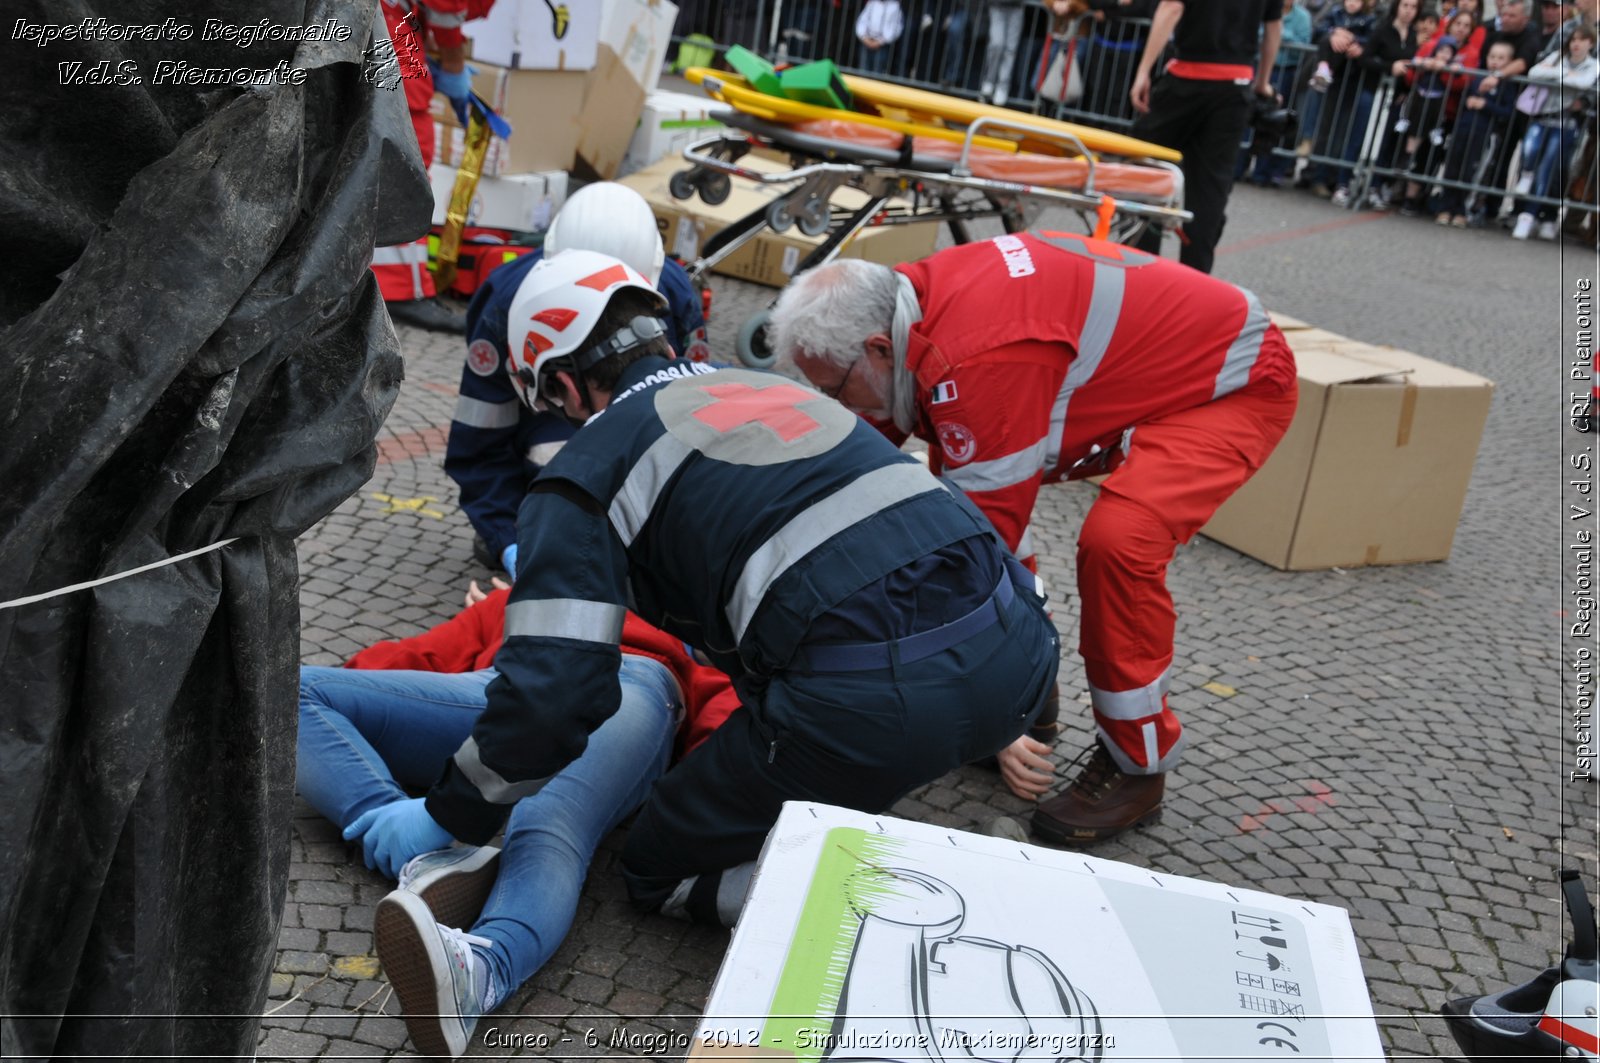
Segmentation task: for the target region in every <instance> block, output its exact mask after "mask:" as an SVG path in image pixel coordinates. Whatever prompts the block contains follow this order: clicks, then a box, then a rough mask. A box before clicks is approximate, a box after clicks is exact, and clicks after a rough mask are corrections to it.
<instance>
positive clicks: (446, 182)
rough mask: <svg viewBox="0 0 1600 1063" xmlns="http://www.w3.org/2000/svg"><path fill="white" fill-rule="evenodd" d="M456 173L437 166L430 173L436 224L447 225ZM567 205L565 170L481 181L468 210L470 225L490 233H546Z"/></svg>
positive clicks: (479, 180)
mask: <svg viewBox="0 0 1600 1063" xmlns="http://www.w3.org/2000/svg"><path fill="white" fill-rule="evenodd" d="M456 172H457V171H456V169H455V167H453V166H443V165H440V164H439V163H434V164H433V166H431V167H430V168H429V169H428V178H429V180H430V182H431V183H432V185H433V224H435V225H443V224H444V220H445V212H446V211H447V210H448V209H449V207H450V196H451V194H452V193H453V192H454V190H455V185H456ZM566 201H567V174H566V171H564V170H549V171H546V172H544V173H518V174H510V175H508V176H505V177H480V178H478V187H477V188H476V189H475V190H474V192H473V196H472V206H471V207H469V208H468V209H467V224H468V225H472V226H478V227H481V228H488V229H510V230H512V231H514V232H523V233H542V232H544V231H545V230H546V229H548V228H550V219H551V218H552V217H554V216H555V213H556V211H558V210H560V209H561V205H562V204H563V203H565V202H566Z"/></svg>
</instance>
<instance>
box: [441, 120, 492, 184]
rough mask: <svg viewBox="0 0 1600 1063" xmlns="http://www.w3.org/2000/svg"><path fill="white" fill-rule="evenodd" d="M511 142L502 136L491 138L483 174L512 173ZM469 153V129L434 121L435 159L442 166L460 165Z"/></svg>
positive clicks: (485, 156)
mask: <svg viewBox="0 0 1600 1063" xmlns="http://www.w3.org/2000/svg"><path fill="white" fill-rule="evenodd" d="M510 151H511V146H510V144H509V142H507V141H506V140H503V139H501V138H500V137H495V136H491V137H490V138H489V148H488V150H487V151H486V152H485V153H484V156H483V171H482V172H483V174H484V176H486V177H499V176H501V175H502V174H506V173H510V172H511V169H510V163H509V158H510ZM466 153H467V131H466V130H465V129H462V128H461V127H460V126H458V125H445V124H444V123H443V122H434V123H433V161H434V162H435V163H436V164H438V165H440V166H460V165H461V160H462V159H463V158H464V157H465V156H466Z"/></svg>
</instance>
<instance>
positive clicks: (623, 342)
mask: <svg viewBox="0 0 1600 1063" xmlns="http://www.w3.org/2000/svg"><path fill="white" fill-rule="evenodd" d="M666 334H667V327H666V325H664V324H662V322H661V319H660V318H658V317H645V316H643V315H641V316H639V317H636V318H634V319H633V320H632V321H630V322H628V324H627V325H625V326H624V327H622V328H621V329H618V330H617V331H616V332H615V333H613V334H612V335H611V336H609V337H607V338H606V339H604V340H602V341H601V342H600V343H597V344H595V345H594V346H593V347H590V348H589V349H587V350H584V351H577V352H574V353H573V354H572V355H570V356H569V357H567V358H563V359H561V361H565V362H567V363H568V364H569V365H570V367H571V368H569V369H568V370H566V371H567V372H570V373H571V374H572V377H573V380H574V381H575V382H576V383H577V385H578V397H579V398H581V399H582V400H583V405H584V407H585V408H586V409H588V411H589V416H593V415H594V414H595V413H596V412H598V411H596V410H595V408H594V396H593V395H592V393H591V392H590V391H589V378H588V376H587V375H586V374H585V372H584V370H585V369H590V368H593V367H594V366H595V365H597V364H599V363H600V362H602V361H604V360H605V359H607V358H610V357H611V356H612V355H623V354H627V353H629V352H630V351H635V350H638V349H639V348H640V347H643V346H644V345H645V344H647V343H650V342H652V341H654V340H656V339H659V338H660V337H662V336H665V335H666ZM551 371H552V372H555V371H556V370H555V367H554V363H552V369H551ZM540 394H541V396H542V391H541V393H540ZM545 402H546V403H547V404H548V405H551V406H554V407H555V408H556V409H557V410H559V411H560V412H561V417H562V419H563V420H565V421H566V422H567V423H568V424H570V425H572V426H573V427H574V428H582V427H583V426H584V424H585V423H586V422H587V421H588V417H579V416H577V415H575V414H573V413H571V412H569V411H568V410H567V407H566V405H565V404H563V403H559V402H551V401H550V400H549V399H545Z"/></svg>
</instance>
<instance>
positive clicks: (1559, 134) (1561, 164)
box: [1517, 121, 1578, 219]
mask: <svg viewBox="0 0 1600 1063" xmlns="http://www.w3.org/2000/svg"><path fill="white" fill-rule="evenodd" d="M1577 139H1578V135H1577V130H1576V129H1574V128H1573V124H1572V123H1571V122H1567V121H1563V122H1562V123H1561V124H1560V125H1551V124H1549V123H1546V122H1541V121H1534V122H1529V123H1528V134H1527V136H1525V137H1523V138H1522V172H1523V173H1531V174H1533V188H1531V189H1530V190H1529V191H1530V192H1531V193H1532V194H1533V195H1536V196H1559V195H1560V194H1561V193H1562V192H1564V191H1565V190H1566V184H1565V183H1564V182H1563V180H1562V178H1563V177H1564V176H1565V174H1566V169H1567V159H1568V157H1569V156H1571V154H1572V145H1573V143H1574V142H1575V141H1576V140H1577ZM1558 185H1559V186H1560V187H1559V188H1558V187H1557V186H1558ZM1517 213H1518V214H1538V215H1539V217H1540V218H1541V219H1548V218H1554V217H1555V216H1556V208H1555V207H1552V206H1549V205H1547V204H1535V203H1530V202H1528V201H1527V200H1522V199H1519V200H1517Z"/></svg>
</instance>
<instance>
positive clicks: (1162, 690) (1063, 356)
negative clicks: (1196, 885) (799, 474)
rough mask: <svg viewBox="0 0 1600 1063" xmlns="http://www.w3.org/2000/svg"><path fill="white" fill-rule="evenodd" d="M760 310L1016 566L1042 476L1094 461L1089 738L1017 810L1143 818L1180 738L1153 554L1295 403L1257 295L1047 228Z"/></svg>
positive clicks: (1111, 828) (1100, 833)
mask: <svg viewBox="0 0 1600 1063" xmlns="http://www.w3.org/2000/svg"><path fill="white" fill-rule="evenodd" d="M772 315H773V316H772V323H771V326H770V330H769V337H770V339H771V342H772V349H773V350H774V351H775V352H776V353H777V355H778V357H779V359H780V362H791V361H792V363H793V364H794V366H795V367H796V368H797V369H799V371H801V372H802V373H804V374H805V376H806V377H807V378H809V379H810V381H811V383H812V384H814V385H815V386H816V387H817V388H819V389H820V390H821V391H822V392H823V393H824V394H827V395H832V396H835V397H837V398H838V400H839V401H840V402H841V403H843V404H844V405H846V406H847V407H849V408H851V409H853V410H855V411H856V412H857V413H859V414H861V415H862V416H864V417H866V418H867V419H869V420H872V421H874V422H876V423H878V424H879V425H880V427H882V429H883V430H884V431H885V433H886V434H887V435H889V436H890V438H891V439H897V440H904V439H905V438H906V437H907V436H908V435H916V436H917V437H919V438H921V439H923V440H925V441H926V442H927V443H928V444H929V447H930V451H931V453H930V464H931V466H932V467H933V468H934V470H935V471H936V472H939V473H940V474H941V476H942V478H943V479H944V481H945V482H946V483H947V484H949V485H950V486H951V487H954V488H959V489H961V490H962V491H964V492H966V494H967V495H968V496H970V497H971V499H972V501H973V502H975V503H976V504H977V506H978V508H979V509H981V510H982V511H983V512H984V514H985V515H986V516H988V518H989V520H990V521H991V522H992V523H993V524H994V526H995V529H996V530H997V531H998V532H999V534H1000V536H1001V538H1002V539H1004V540H1005V542H1006V544H1007V545H1008V546H1010V547H1011V549H1012V550H1013V551H1014V552H1016V554H1017V555H1018V557H1020V558H1021V559H1022V560H1023V561H1024V562H1025V563H1027V564H1028V565H1029V566H1030V567H1035V566H1034V559H1033V556H1032V555H1033V552H1034V551H1033V546H1032V543H1031V540H1032V536H1031V535H1030V534H1029V519H1030V516H1031V514H1032V512H1033V506H1034V501H1035V499H1036V497H1037V495H1038V492H1039V486H1040V484H1042V483H1050V482H1054V481H1058V480H1063V479H1076V478H1078V476H1080V475H1094V474H1096V473H1100V472H1109V473H1110V475H1109V477H1108V478H1107V479H1106V480H1105V482H1104V483H1103V485H1102V488H1101V493H1100V496H1099V498H1098V500H1097V501H1096V502H1095V503H1094V505H1093V506H1092V507H1091V509H1090V510H1089V515H1088V517H1087V518H1086V519H1085V521H1084V524H1083V528H1082V530H1081V531H1080V533H1079V538H1078V554H1077V571H1078V593H1079V595H1080V597H1081V599H1082V623H1081V625H1080V627H1081V631H1082V635H1081V639H1080V644H1079V651H1080V653H1081V654H1082V656H1083V662H1084V671H1085V673H1086V678H1087V679H1088V684H1089V697H1090V701H1091V703H1092V705H1093V707H1094V718H1095V724H1096V727H1097V731H1098V738H1097V741H1096V744H1095V746H1094V747H1093V748H1092V749H1091V750H1089V751H1086V753H1087V754H1088V756H1089V760H1088V763H1087V764H1086V765H1085V767H1084V769H1083V771H1082V772H1081V773H1080V774H1079V775H1078V776H1077V777H1076V779H1075V780H1074V781H1073V782H1072V784H1071V785H1070V786H1069V787H1068V788H1067V789H1066V791H1064V792H1063V793H1062V794H1061V795H1059V796H1057V797H1055V798H1053V799H1051V800H1049V801H1046V802H1044V803H1042V804H1041V805H1040V806H1039V807H1038V809H1037V810H1036V811H1035V814H1034V817H1033V825H1034V829H1035V831H1036V832H1037V833H1038V834H1040V835H1041V836H1042V837H1045V838H1048V839H1051V840H1054V841H1058V842H1062V843H1065V844H1074V843H1076V844H1092V843H1095V842H1098V841H1102V840H1105V839H1107V838H1110V837H1112V836H1114V835H1116V834H1117V833H1119V832H1121V831H1123V830H1125V829H1127V828H1129V827H1131V826H1134V825H1136V824H1138V823H1140V822H1143V821H1145V820H1147V819H1149V818H1151V817H1152V816H1154V815H1155V813H1156V812H1157V811H1159V809H1160V807H1161V800H1162V795H1163V791H1164V775H1165V773H1166V772H1167V771H1169V770H1170V769H1171V768H1172V766H1173V765H1174V764H1175V763H1176V762H1177V759H1178V754H1179V750H1180V748H1181V746H1182V742H1183V728H1182V726H1181V725H1180V724H1179V722H1178V718H1177V717H1176V716H1175V715H1174V714H1173V712H1172V710H1171V709H1170V708H1169V707H1168V705H1167V683H1168V676H1169V674H1170V671H1171V666H1172V654H1173V630H1174V624H1175V620H1176V614H1175V612H1174V610H1173V604H1172V598H1171V595H1170V594H1169V593H1168V591H1167V587H1166V570H1167V564H1168V562H1170V561H1171V560H1172V557H1173V554H1174V552H1175V551H1176V549H1177V546H1178V544H1179V543H1183V542H1188V541H1189V539H1190V538H1191V537H1193V535H1194V534H1195V532H1196V531H1198V530H1199V529H1200V527H1201V525H1203V524H1205V522H1206V521H1207V520H1208V519H1209V518H1210V517H1211V515H1212V513H1214V512H1215V511H1216V509H1217V507H1218V506H1220V505H1221V504H1222V503H1223V502H1224V501H1225V500H1226V499H1227V498H1228V496H1229V495H1231V494H1232V493H1233V492H1234V491H1235V490H1236V489H1237V488H1238V487H1239V486H1240V485H1241V484H1243V483H1244V482H1245V481H1246V480H1247V479H1249V478H1250V476H1251V474H1252V473H1254V472H1255V470H1256V469H1258V468H1259V467H1260V466H1261V464H1262V462H1264V461H1265V460H1266V459H1267V456H1268V455H1269V454H1271V453H1272V449H1273V447H1274V446H1276V445H1277V442H1278V440H1279V439H1280V438H1281V437H1282V436H1283V433H1284V432H1285V430H1286V429H1287V428H1288V427H1289V422H1290V420H1291V419H1292V418H1293V416H1294V410H1295V399H1296V393H1297V377H1296V372H1295V364H1294V356H1293V355H1292V354H1291V352H1290V350H1289V347H1288V345H1287V344H1286V343H1285V341H1284V338H1283V335H1282V333H1281V332H1279V330H1278V329H1277V327H1276V326H1275V325H1273V324H1272V323H1271V322H1270V321H1269V320H1268V318H1267V314H1266V311H1265V310H1263V309H1262V307H1261V304H1260V302H1259V301H1258V300H1257V299H1256V297H1255V296H1254V295H1252V294H1251V293H1250V292H1247V291H1244V290H1242V289H1240V288H1236V287H1234V286H1233V285H1231V284H1227V283H1225V282H1223V281H1220V280H1214V279H1212V278H1211V277H1208V276H1206V275H1205V274H1202V273H1199V272H1197V271H1195V270H1193V269H1190V268H1189V267H1187V266H1182V265H1179V264H1177V263H1175V262H1171V261H1169V260H1163V259H1160V258H1157V257H1155V256H1152V255H1148V254H1145V253H1144V252H1141V251H1136V250H1134V249H1132V248H1128V247H1122V246H1118V245H1116V244H1111V243H1107V242H1104V241H1099V240H1094V239H1089V238H1086V237H1081V236H1074V235H1071V234H1066V233H1044V234H1025V235H1013V236H1000V237H996V238H995V239H993V240H985V241H982V242H979V243H973V244H966V245H962V246H958V247H953V248H950V249H949V250H946V251H942V252H940V253H938V254H936V255H933V256H932V257H930V258H926V259H923V260H922V261H920V262H913V263H908V264H906V265H902V266H899V267H897V268H896V269H895V270H890V269H889V268H888V267H885V266H880V265H877V264H873V263H866V262H860V261H854V260H841V261H838V262H834V263H831V264H829V265H827V266H823V267H820V268H818V269H815V270H812V271H810V272H808V273H806V274H804V275H802V276H801V277H799V278H797V279H796V280H795V281H794V282H793V283H792V284H791V285H790V286H789V287H788V289H786V290H785V291H784V293H783V295H782V296H781V297H780V298H779V300H778V303H777V305H776V306H775V307H774V309H773V312H772ZM1048 751H1049V747H1048V746H1046V745H1044V744H1043V743H1040V742H1037V741H1035V740H1033V739H1030V738H1029V737H1027V736H1026V735H1025V736H1023V737H1022V738H1019V739H1018V740H1017V741H1016V742H1015V743H1013V744H1012V745H1011V746H1010V747H1008V748H1007V749H1006V750H1004V751H1002V753H1001V754H1000V758H999V759H1000V767H1001V772H1002V774H1003V776H1004V777H1005V780H1006V783H1007V785H1009V786H1010V787H1011V789H1012V790H1013V791H1014V792H1016V793H1017V794H1018V795H1019V796H1023V797H1039V796H1041V795H1043V794H1044V793H1045V792H1046V791H1047V790H1048V788H1049V785H1050V781H1051V777H1050V774H1049V771H1048V769H1049V767H1050V764H1049V761H1048V760H1046V759H1045V757H1044V754H1046V753H1048ZM1080 759H1081V758H1080Z"/></svg>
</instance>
